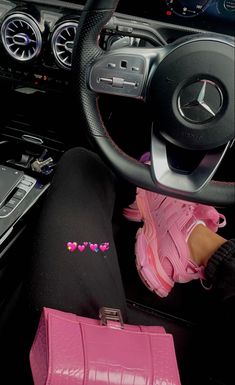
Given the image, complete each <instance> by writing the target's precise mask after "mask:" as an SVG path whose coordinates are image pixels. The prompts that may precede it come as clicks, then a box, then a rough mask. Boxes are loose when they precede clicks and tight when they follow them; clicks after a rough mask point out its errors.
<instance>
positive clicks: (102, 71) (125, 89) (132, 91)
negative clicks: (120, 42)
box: [89, 48, 164, 99]
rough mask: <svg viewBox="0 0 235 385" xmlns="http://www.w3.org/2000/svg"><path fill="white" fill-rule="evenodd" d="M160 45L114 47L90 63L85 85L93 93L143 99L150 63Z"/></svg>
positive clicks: (159, 51) (157, 52) (159, 49)
mask: <svg viewBox="0 0 235 385" xmlns="http://www.w3.org/2000/svg"><path fill="white" fill-rule="evenodd" d="M162 50H164V48H156V49H140V48H124V49H116V50H113V51H110V52H108V53H106V54H103V55H102V56H101V57H99V58H98V59H97V60H96V61H95V62H94V63H93V65H92V66H91V70H90V75H89V88H90V89H91V90H92V91H94V92H96V93H104V94H110V95H119V96H127V97H130V98H136V99H144V98H145V95H146V86H147V84H148V77H149V73H150V70H151V66H152V64H153V62H155V61H156V57H157V56H158V55H160V53H161V51H162Z"/></svg>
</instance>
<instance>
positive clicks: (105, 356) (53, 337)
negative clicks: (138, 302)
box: [30, 308, 180, 385]
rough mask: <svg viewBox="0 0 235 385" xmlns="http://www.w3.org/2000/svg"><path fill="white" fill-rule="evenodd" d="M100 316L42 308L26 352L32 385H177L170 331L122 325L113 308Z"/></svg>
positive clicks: (101, 312)
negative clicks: (34, 333) (90, 316)
mask: <svg viewBox="0 0 235 385" xmlns="http://www.w3.org/2000/svg"><path fill="white" fill-rule="evenodd" d="M100 319H101V321H99V320H94V319H90V318H85V317H79V316H77V315H75V314H71V313H65V312H62V311H58V310H53V309H49V308H44V309H43V312H42V315H41V319H40V322H39V326H38V330H37V334H36V336H35V339H34V342H33V345H32V347H31V350H30V365H31V370H32V374H33V379H34V384H35V385H93V384H98V385H105V384H109V385H163V384H164V385H180V378H179V372H178V367H177V361H176V356H175V349H174V342H173V338H172V335H171V334H168V333H166V332H165V330H164V328H163V327H160V326H134V325H127V324H123V322H122V318H121V314H120V311H119V310H118V309H109V308H102V309H101V310H100Z"/></svg>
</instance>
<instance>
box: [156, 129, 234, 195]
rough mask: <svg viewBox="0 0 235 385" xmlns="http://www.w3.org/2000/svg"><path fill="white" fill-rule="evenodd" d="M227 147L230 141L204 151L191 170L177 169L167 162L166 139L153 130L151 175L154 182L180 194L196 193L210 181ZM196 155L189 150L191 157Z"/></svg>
mask: <svg viewBox="0 0 235 385" xmlns="http://www.w3.org/2000/svg"><path fill="white" fill-rule="evenodd" d="M229 147H230V142H229V143H227V144H226V145H224V146H221V147H219V148H217V149H214V150H211V151H208V152H205V153H204V154H203V155H201V159H200V160H199V162H198V164H197V165H196V166H195V168H194V169H193V170H191V171H188V172H187V171H186V170H185V169H184V170H182V169H180V168H178V170H177V169H176V168H175V167H174V168H173V167H172V166H171V164H170V162H169V157H168V153H167V143H166V141H165V140H164V139H163V138H162V137H161V136H160V135H157V134H156V133H155V132H154V131H153V132H152V141H151V173H152V177H153V179H154V180H155V183H157V184H160V185H161V186H164V187H165V188H167V190H168V191H169V190H171V191H174V192H177V191H178V192H180V193H181V194H182V196H183V195H184V194H185V195H188V194H192V193H196V192H198V191H200V190H201V189H202V188H203V187H205V185H206V184H207V183H209V182H210V180H211V179H212V177H213V175H214V174H215V172H216V170H217V169H218V167H219V165H220V163H221V161H222V159H223V157H224V155H225V153H226V151H227V149H228V148H229ZM181 153H182V149H181ZM187 155H188V156H190V155H189V154H187ZM196 155H197V154H196V153H195V151H194V152H193V151H191V157H196ZM176 156H177V155H176V153H174V157H176ZM175 162H177V159H175ZM185 163H187V159H185Z"/></svg>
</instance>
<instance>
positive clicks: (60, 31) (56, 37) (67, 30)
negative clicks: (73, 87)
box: [51, 21, 78, 69]
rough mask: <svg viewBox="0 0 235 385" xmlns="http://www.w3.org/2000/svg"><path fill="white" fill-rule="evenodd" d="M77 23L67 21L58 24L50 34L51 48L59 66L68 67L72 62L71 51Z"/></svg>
mask: <svg viewBox="0 0 235 385" xmlns="http://www.w3.org/2000/svg"><path fill="white" fill-rule="evenodd" d="M77 26H78V23H77V22H75V21H68V22H66V23H63V24H60V25H59V26H58V27H57V28H56V29H55V31H54V33H53V35H52V41H51V43H52V50H53V53H54V56H55V59H56V62H57V63H58V64H59V66H61V67H63V68H67V69H69V68H70V67H71V63H72V51H73V44H74V38H75V35H76V30H77Z"/></svg>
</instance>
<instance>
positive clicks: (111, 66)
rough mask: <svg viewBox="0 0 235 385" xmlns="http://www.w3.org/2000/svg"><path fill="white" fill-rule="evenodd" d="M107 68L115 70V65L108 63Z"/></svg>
mask: <svg viewBox="0 0 235 385" xmlns="http://www.w3.org/2000/svg"><path fill="white" fill-rule="evenodd" d="M107 67H108V68H116V64H115V63H108V64H107Z"/></svg>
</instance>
